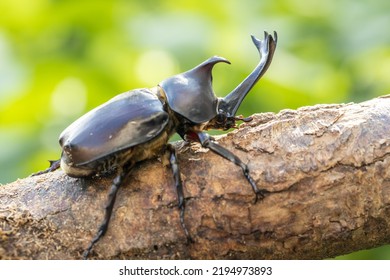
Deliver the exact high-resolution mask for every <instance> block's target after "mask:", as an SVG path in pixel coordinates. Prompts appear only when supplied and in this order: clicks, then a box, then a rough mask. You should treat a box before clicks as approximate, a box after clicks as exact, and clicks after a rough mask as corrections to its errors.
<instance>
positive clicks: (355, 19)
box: [0, 0, 390, 258]
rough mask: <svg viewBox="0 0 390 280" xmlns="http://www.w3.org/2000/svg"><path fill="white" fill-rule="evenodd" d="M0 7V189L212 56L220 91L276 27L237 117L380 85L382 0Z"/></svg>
mask: <svg viewBox="0 0 390 280" xmlns="http://www.w3.org/2000/svg"><path fill="white" fill-rule="evenodd" d="M0 11H1V16H0V183H7V182H10V181H13V180H15V179H17V178H22V177H25V176H27V175H29V174H31V173H32V172H35V171H38V170H42V169H44V168H46V167H47V165H48V163H47V159H57V158H58V157H59V155H60V148H59V145H58V135H59V134H60V132H61V131H62V130H63V129H64V128H65V127H66V126H67V125H68V124H70V123H71V122H72V121H73V120H75V119H76V118H78V117H79V116H80V115H82V114H83V113H84V112H86V111H88V110H90V109H91V108H93V107H95V106H97V105H98V104H101V103H102V102H104V101H106V100H108V99H109V98H111V97H113V96H114V95H116V94H118V93H121V92H124V91H127V90H129V89H134V88H139V87H152V86H155V85H156V84H157V83H158V82H160V81H161V80H163V79H164V78H166V77H169V76H170V75H173V74H176V73H179V72H182V71H185V70H187V69H190V68H192V67H194V66H195V65H197V64H199V63H200V62H202V61H204V60H205V59H207V58H208V57H210V56H212V55H215V54H218V55H220V56H224V57H226V58H228V59H229V60H230V61H231V62H232V65H231V66H228V65H218V66H217V67H215V70H214V72H213V74H214V89H215V92H216V93H217V94H218V95H220V96H223V95H225V94H226V93H227V92H229V91H230V90H231V89H232V88H234V87H235V86H236V85H237V84H238V83H239V82H241V81H242V80H243V78H244V77H245V76H246V75H247V74H248V73H249V72H250V71H251V70H252V69H253V68H254V66H255V65H256V63H257V62H258V57H257V52H256V50H255V48H254V47H253V45H252V42H251V40H250V38H249V35H250V34H254V35H256V36H258V37H260V38H261V37H262V36H263V31H264V30H267V31H269V32H272V31H273V30H276V31H277V32H278V34H279V44H278V48H277V51H276V54H275V57H274V61H273V64H272V65H271V67H270V69H269V70H268V72H267V74H266V75H265V77H264V78H263V79H262V80H261V82H260V83H259V84H258V85H257V86H256V87H255V88H254V89H253V90H252V92H251V93H250V94H249V96H248V97H247V98H246V100H245V102H244V103H243V105H242V106H241V109H240V113H243V114H245V115H250V114H252V113H255V112H264V111H274V112H277V111H279V110H280V109H284V108H297V107H299V106H304V105H313V104H316V103H339V102H348V101H355V102H357V101H362V100H367V99H370V98H372V97H374V96H378V95H383V94H386V93H389V89H390V79H389V77H390V33H389V32H388V30H387V29H388V27H389V26H390V14H389V11H390V2H389V1H387V0H377V1H353V0H338V1H336V0H319V1H311V2H310V1H303V0H302V1H301V0H282V1H258V0H240V1H233V0H225V1H214V0H209V1H199V0H198V1H173V0H170V1H151V0H145V1H125V0H115V1H101V0H96V1H65V0H34V1H28V0H2V1H1V2H0ZM381 250H382V251H381ZM388 251H389V250H388V249H387V248H385V247H382V248H381V249H379V255H378V254H376V255H375V254H374V253H372V252H373V251H369V252H368V253H367V252H363V253H361V252H359V254H363V256H362V255H359V258H390V253H388ZM374 252H378V251H374Z"/></svg>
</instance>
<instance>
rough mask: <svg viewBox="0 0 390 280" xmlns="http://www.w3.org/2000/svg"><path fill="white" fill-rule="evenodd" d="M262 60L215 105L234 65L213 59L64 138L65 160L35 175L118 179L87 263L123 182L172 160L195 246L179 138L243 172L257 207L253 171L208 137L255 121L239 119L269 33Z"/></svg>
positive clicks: (80, 123) (76, 125) (74, 127)
mask: <svg viewBox="0 0 390 280" xmlns="http://www.w3.org/2000/svg"><path fill="white" fill-rule="evenodd" d="M252 41H253V43H254V45H255V46H256V48H257V50H258V51H259V53H260V57H261V59H260V62H259V63H258V65H257V66H256V68H255V69H254V70H253V72H252V73H251V74H250V75H249V76H248V77H247V78H246V79H245V80H244V81H243V82H242V83H241V84H239V85H238V86H237V87H236V88H235V89H233V91H232V92H230V93H229V94H228V95H227V96H225V97H223V98H218V97H217V96H216V95H215V94H214V92H213V89H212V75H211V71H212V68H213V67H214V65H215V64H216V63H218V62H225V63H229V64H230V62H229V61H228V60H226V59H225V58H222V57H219V56H213V57H211V58H209V59H207V60H206V61H204V62H203V63H201V64H199V65H198V66H196V67H195V68H193V69H191V70H189V71H187V72H184V73H181V74H178V75H175V76H173V77H170V78H168V79H166V80H164V81H162V82H161V83H159V84H158V85H157V86H156V87H153V88H149V89H146V88H144V89H135V90H131V91H128V92H125V93H122V94H119V95H117V96H115V97H114V98H112V99H111V100H109V101H107V102H106V103H104V104H102V105H100V106H99V107H97V108H95V109H93V110H92V111H90V112H88V113H86V114H85V115H83V116H82V117H80V118H79V119H77V120H76V121H75V122H73V123H72V124H71V125H70V126H69V127H67V128H66V129H65V130H64V131H63V132H62V133H61V135H60V138H59V142H60V145H61V147H62V154H61V159H59V160H57V161H51V165H50V167H49V168H48V169H46V170H44V171H41V172H38V173H35V174H33V175H38V174H42V173H46V172H50V171H54V170H56V169H58V168H59V167H61V168H62V169H63V170H64V171H65V173H66V174H67V175H69V176H71V177H87V176H92V175H96V174H105V173H108V172H113V171H115V172H117V173H116V174H117V175H116V177H115V179H114V180H113V183H112V186H111V189H110V191H109V195H108V202H107V205H106V207H105V215H104V219H103V222H102V224H101V225H100V227H99V229H98V232H97V234H96V236H95V237H94V238H93V239H92V241H91V242H90V244H89V246H88V248H87V249H86V250H85V252H84V254H83V256H84V258H87V257H88V255H89V253H90V252H91V250H92V247H93V246H94V244H95V243H96V242H98V241H99V239H100V238H101V237H102V236H103V235H104V234H105V233H106V231H107V228H108V224H109V221H110V217H111V213H112V210H113V206H114V203H115V198H116V195H117V192H118V189H119V187H120V186H121V183H122V181H123V180H124V178H125V177H126V175H127V174H128V172H129V171H130V170H131V168H132V167H133V166H134V165H135V164H136V163H137V162H140V161H143V160H146V159H150V158H154V157H159V156H164V155H166V156H168V158H169V163H170V165H171V168H172V172H173V177H174V182H175V186H176V189H177V196H178V207H179V209H180V222H181V226H182V228H183V230H184V232H185V234H186V236H187V238H189V239H190V237H189V233H188V230H187V228H186V226H185V223H184V204H185V203H184V195H183V185H182V180H181V178H180V171H179V166H178V163H177V156H176V151H175V149H174V146H173V145H171V144H169V143H168V140H169V138H170V137H171V136H172V135H173V134H174V133H175V132H177V133H178V134H179V135H180V136H181V137H182V138H183V139H184V140H185V141H189V142H192V141H196V142H200V144H201V145H202V146H203V147H205V148H208V149H210V150H212V151H213V152H215V153H217V154H219V155H221V156H222V157H224V158H226V159H227V160H229V161H231V162H233V163H234V164H236V165H238V166H239V167H241V168H242V171H243V173H244V176H245V177H246V179H247V181H248V182H249V184H250V185H251V187H252V189H253V191H254V193H255V201H256V200H257V199H258V198H263V197H264V195H265V194H266V193H267V191H266V190H264V189H259V188H258V187H257V186H256V182H255V181H254V180H253V179H252V177H251V176H250V174H249V173H250V172H249V168H248V166H247V165H246V164H245V163H244V162H242V161H241V160H240V159H239V158H238V157H237V156H235V155H234V154H233V153H232V152H230V151H228V150H227V149H225V148H223V147H222V146H220V145H218V144H217V143H216V142H215V141H213V138H212V137H210V136H209V135H208V134H207V133H205V132H204V130H208V129H222V130H227V129H230V128H236V127H237V125H236V122H237V121H244V122H248V121H250V120H251V118H243V117H242V116H236V112H237V110H238V108H239V106H240V104H241V102H242V101H243V100H244V98H245V96H246V95H247V93H248V92H249V91H250V90H251V88H252V87H253V86H254V85H255V84H256V82H257V81H258V80H259V79H260V78H261V76H262V75H263V74H264V73H265V72H266V70H267V69H268V67H269V65H270V63H271V61H272V57H273V54H274V51H275V48H276V43H277V34H276V32H274V37H272V35H270V34H268V33H267V32H264V39H263V40H259V39H257V38H255V37H254V36H252Z"/></svg>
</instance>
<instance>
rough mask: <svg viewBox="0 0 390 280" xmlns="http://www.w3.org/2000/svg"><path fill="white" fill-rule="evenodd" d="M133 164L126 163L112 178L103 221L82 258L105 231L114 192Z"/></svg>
mask: <svg viewBox="0 0 390 280" xmlns="http://www.w3.org/2000/svg"><path fill="white" fill-rule="evenodd" d="M133 166H134V164H133V163H130V164H128V165H127V166H125V167H123V169H122V170H120V171H119V172H118V175H117V176H116V177H115V178H114V180H113V184H112V186H111V189H110V192H109V193H108V200H107V204H106V206H105V211H104V219H103V222H102V223H101V224H100V226H99V229H98V232H97V233H96V235H95V237H94V238H93V239H92V241H91V242H90V243H89V246H88V248H87V249H86V250H85V251H84V253H83V259H87V258H88V255H89V253H90V252H91V250H92V247H93V246H94V245H95V244H96V243H97V242H98V241H99V240H100V238H102V237H103V236H104V234H105V233H106V231H107V228H108V224H109V222H110V218H111V214H112V209H113V208H114V204H115V200H116V194H117V193H118V190H119V187H120V186H121V184H122V182H123V181H124V179H125V178H126V176H127V175H128V173H129V171H130V169H131V168H132V167H133Z"/></svg>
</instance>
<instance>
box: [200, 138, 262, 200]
mask: <svg viewBox="0 0 390 280" xmlns="http://www.w3.org/2000/svg"><path fill="white" fill-rule="evenodd" d="M197 134H198V138H199V141H200V143H201V144H202V146H203V147H205V148H209V149H210V150H212V151H213V152H215V153H217V154H219V155H220V156H222V157H224V158H226V159H228V160H230V161H231V162H233V163H234V164H236V165H238V166H240V167H241V169H242V171H243V173H244V176H245V178H246V179H247V180H248V182H249V184H250V185H251V187H252V189H253V192H254V193H255V195H256V197H255V203H256V202H257V201H258V200H259V199H260V200H261V199H263V198H264V196H265V195H266V194H267V193H269V191H267V190H265V189H259V188H258V187H257V186H256V183H255V180H253V178H252V177H251V176H250V174H249V168H248V165H246V164H245V163H243V162H242V160H241V159H240V158H239V157H237V156H236V155H234V154H233V153H232V152H230V151H229V150H227V149H225V148H224V147H222V146H220V145H218V144H217V143H215V142H213V141H212V139H211V138H210V136H209V135H208V134H207V133H204V132H198V133H197Z"/></svg>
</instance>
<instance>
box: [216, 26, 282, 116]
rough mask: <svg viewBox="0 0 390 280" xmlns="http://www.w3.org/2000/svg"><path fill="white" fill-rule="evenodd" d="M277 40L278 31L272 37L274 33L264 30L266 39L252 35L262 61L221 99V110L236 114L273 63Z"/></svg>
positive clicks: (231, 114) (219, 108) (232, 114)
mask: <svg viewBox="0 0 390 280" xmlns="http://www.w3.org/2000/svg"><path fill="white" fill-rule="evenodd" d="M277 40H278V37H277V33H276V32H274V37H272V35H270V34H268V33H267V32H264V40H259V39H257V38H256V37H254V36H252V41H253V43H254V44H255V46H256V48H257V49H258V50H259V53H260V56H261V59H260V62H259V64H258V65H257V66H256V68H255V70H253V72H252V73H251V74H250V75H249V76H248V77H246V79H245V80H244V81H243V82H242V83H241V84H239V85H238V86H237V87H236V88H235V89H234V90H233V91H232V92H230V93H229V94H228V95H227V96H226V97H224V98H221V99H220V103H219V107H218V110H219V111H222V112H225V113H228V114H229V115H230V116H235V114H236V112H237V110H238V108H239V107H240V105H241V102H242V101H243V100H244V98H245V96H246V95H247V94H248V92H249V91H250V90H251V89H252V87H253V86H254V85H255V84H256V82H257V81H258V80H259V79H260V78H261V76H262V75H263V74H264V73H265V72H266V71H267V69H268V67H269V65H270V64H271V61H272V57H273V55H274V52H275V48H276V43H277Z"/></svg>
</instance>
